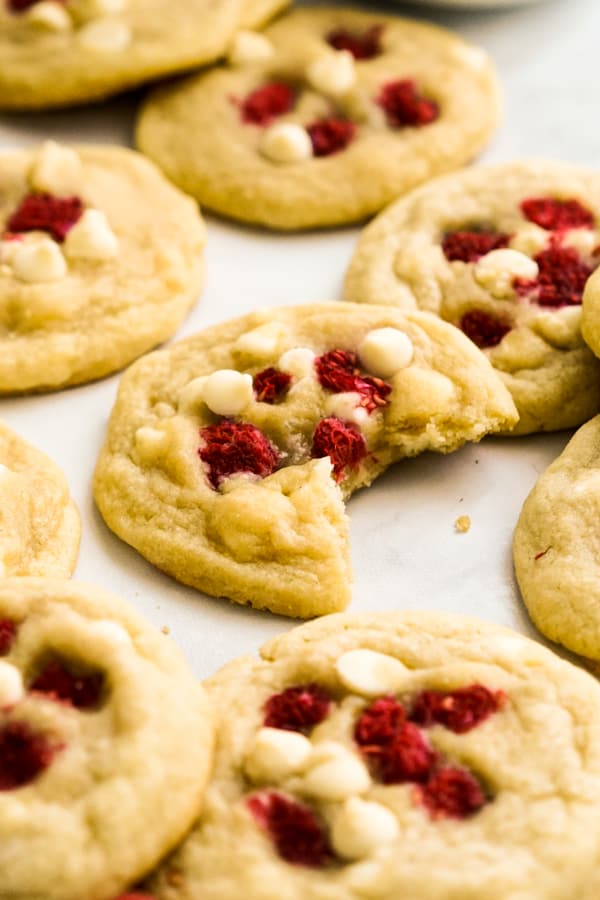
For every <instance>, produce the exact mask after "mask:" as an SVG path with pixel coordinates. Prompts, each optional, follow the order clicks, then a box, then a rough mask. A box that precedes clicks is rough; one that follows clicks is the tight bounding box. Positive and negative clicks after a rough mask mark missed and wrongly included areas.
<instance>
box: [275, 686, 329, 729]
mask: <svg viewBox="0 0 600 900" xmlns="http://www.w3.org/2000/svg"><path fill="white" fill-rule="evenodd" d="M330 706H331V697H330V696H329V694H328V693H327V691H326V690H325V689H324V688H322V687H319V685H318V684H299V685H296V686H294V687H289V688H286V690H285V691H281V693H280V694H273V696H272V697H269V699H268V700H267V702H266V703H265V718H264V722H263V725H265V726H266V727H268V728H283V729H285V730H286V731H303V732H306V731H308V730H309V729H310V728H312V727H313V725H318V723H319V722H322V721H323V719H325V718H327V715H328V713H329V708H330Z"/></svg>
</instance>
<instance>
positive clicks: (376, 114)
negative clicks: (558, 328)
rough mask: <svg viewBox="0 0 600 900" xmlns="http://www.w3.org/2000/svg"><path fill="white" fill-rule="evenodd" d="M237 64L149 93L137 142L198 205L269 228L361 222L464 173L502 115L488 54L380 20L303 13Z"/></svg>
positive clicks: (438, 32)
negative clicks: (426, 185)
mask: <svg viewBox="0 0 600 900" xmlns="http://www.w3.org/2000/svg"><path fill="white" fill-rule="evenodd" d="M265 38H266V40H265ZM229 63H230V64H229V65H228V66H227V67H226V68H218V69H215V70H213V71H211V72H208V73H202V74H198V75H192V76H191V77H189V78H187V79H185V80H183V81H181V82H179V83H175V84H173V85H169V86H165V87H161V88H159V89H158V90H157V91H155V92H153V93H151V94H150V97H149V99H148V101H147V102H146V104H145V106H144V107H143V109H142V112H141V116H140V119H139V123H138V128H137V141H138V144H139V146H140V148H141V149H142V150H143V152H144V153H146V154H147V155H148V156H150V157H151V158H152V159H154V160H155V161H156V162H157V163H158V164H159V165H160V166H161V168H162V169H163V170H164V171H165V173H166V174H167V175H168V176H169V178H171V179H172V180H173V181H174V182H175V183H176V184H177V185H179V186H180V187H182V188H183V189H184V190H185V191H187V192H188V193H189V194H192V196H194V197H196V198H197V199H198V200H199V201H200V202H201V203H202V204H205V205H206V206H208V207H210V208H211V209H214V210H216V211H217V212H219V213H224V214H225V215H227V216H231V217H233V218H235V219H241V220H242V221H245V222H253V223H256V224H260V225H265V226H267V227H269V228H279V229H300V228H314V227H317V226H323V225H341V224H344V223H347V222H353V221H356V220H358V219H362V218H364V217H365V216H368V215H370V214H372V213H374V212H376V211H377V210H379V209H381V208H382V207H383V206H385V204H386V203H389V202H390V201H391V200H393V199H394V198H395V197H397V196H398V194H401V193H403V192H405V191H407V190H409V189H410V188H413V187H415V186H416V185H417V184H420V183H421V182H423V181H425V180H426V179H427V178H431V177H432V176H433V175H435V174H437V173H439V172H444V171H447V170H451V169H454V168H456V167H457V166H459V165H462V164H463V163H465V162H466V161H467V160H469V159H470V158H471V157H472V156H473V155H474V154H475V153H476V152H477V151H478V150H479V149H480V148H481V147H482V146H483V144H484V143H485V141H486V140H487V138H488V137H489V135H490V133H491V132H492V130H493V129H494V127H495V125H496V121H497V117H498V96H497V93H498V91H497V85H496V77H495V74H494V69H493V66H492V64H491V61H490V60H489V59H488V57H487V56H486V54H485V53H484V52H483V51H482V50H479V49H478V48H476V47H473V46H471V45H470V44H467V43H465V42H464V41H463V40H461V39H460V38H459V37H457V36H455V35H453V34H451V33H450V32H447V31H444V30H442V29H440V28H435V27H433V26H431V25H426V24H423V23H419V22H416V21H411V20H409V19H402V18H398V17H392V16H384V15H379V14H378V13H375V12H372V13H362V12H356V11H354V10H344V9H315V8H312V9H296V10H294V11H293V12H291V13H290V14H289V15H286V16H284V17H283V18H281V19H280V20H279V21H278V22H276V23H275V24H274V25H272V26H271V27H269V28H268V29H267V30H266V31H265V32H264V36H263V40H262V42H259V43H258V44H257V42H256V41H254V43H253V45H252V47H251V48H249V47H248V46H246V48H245V52H242V53H235V52H234V53H233V54H231V53H230V57H229Z"/></svg>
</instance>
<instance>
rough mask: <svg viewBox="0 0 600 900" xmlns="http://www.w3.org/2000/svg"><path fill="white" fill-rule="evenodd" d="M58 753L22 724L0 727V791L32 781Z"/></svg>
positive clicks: (27, 726)
mask: <svg viewBox="0 0 600 900" xmlns="http://www.w3.org/2000/svg"><path fill="white" fill-rule="evenodd" d="M60 749H61V748H60V747H59V746H58V745H57V744H55V743H52V742H51V741H50V740H48V738H47V737H45V736H43V735H41V734H39V733H37V732H36V731H34V730H33V728H31V726H30V725H28V724H27V723H26V722H6V723H5V724H3V725H0V791H12V790H15V789H16V788H20V787H24V786H25V785H27V784H30V783H31V782H32V781H35V779H36V778H37V777H38V776H39V775H41V774H42V772H43V771H44V770H45V769H47V768H48V766H49V765H50V764H51V762H52V760H53V758H54V756H55V755H56V753H57V752H58V750H60Z"/></svg>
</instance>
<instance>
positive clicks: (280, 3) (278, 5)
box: [238, 0, 290, 30]
mask: <svg viewBox="0 0 600 900" xmlns="http://www.w3.org/2000/svg"><path fill="white" fill-rule="evenodd" d="M289 3H290V0H245V3H244V6H243V8H242V14H241V19H240V21H239V23H238V24H239V27H240V28H241V29H244V30H245V29H252V28H259V27H260V26H261V25H265V24H266V23H267V22H268V21H269V19H272V18H273V17H274V16H275V15H277V13H280V12H281V11H282V10H283V9H285V7H286V6H289Z"/></svg>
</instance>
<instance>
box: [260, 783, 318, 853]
mask: <svg viewBox="0 0 600 900" xmlns="http://www.w3.org/2000/svg"><path fill="white" fill-rule="evenodd" d="M247 805H248V809H249V810H250V812H251V813H252V815H253V816H254V819H255V820H256V822H258V824H259V825H260V826H261V828H264V829H265V831H266V832H267V833H268V834H269V836H270V838H271V839H272V841H273V843H274V844H275V847H276V848H277V852H278V854H279V856H281V858H282V859H285V860H286V862H289V863H292V864H294V865H299V866H311V867H313V868H320V867H322V866H325V865H327V863H328V862H330V861H331V859H332V857H333V852H332V850H331V847H330V844H329V840H328V837H327V833H326V831H325V828H324V826H323V825H322V824H321V822H320V821H319V819H318V818H317V816H316V815H315V813H314V812H313V811H312V810H311V809H309V808H308V807H307V806H304V805H303V804H301V803H298V802H297V801H296V800H292V799H291V798H290V797H286V796H284V795H283V794H279V793H277V792H275V791H269V792H268V793H266V792H265V793H262V794H255V795H254V796H253V797H250V798H249V799H248V801H247Z"/></svg>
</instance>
